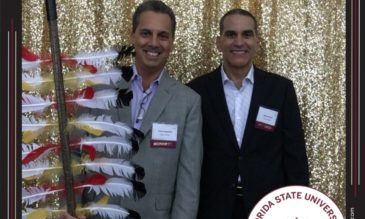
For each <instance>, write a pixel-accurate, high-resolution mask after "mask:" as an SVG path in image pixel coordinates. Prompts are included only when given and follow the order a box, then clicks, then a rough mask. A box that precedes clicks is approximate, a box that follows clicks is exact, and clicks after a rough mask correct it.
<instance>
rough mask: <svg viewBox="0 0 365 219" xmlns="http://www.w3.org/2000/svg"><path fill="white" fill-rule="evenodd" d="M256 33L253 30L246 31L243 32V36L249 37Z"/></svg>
mask: <svg viewBox="0 0 365 219" xmlns="http://www.w3.org/2000/svg"><path fill="white" fill-rule="evenodd" d="M254 35H255V34H254V32H253V31H245V32H243V36H244V37H246V38H248V37H253V36H254Z"/></svg>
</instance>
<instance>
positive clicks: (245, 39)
mask: <svg viewBox="0 0 365 219" xmlns="http://www.w3.org/2000/svg"><path fill="white" fill-rule="evenodd" d="M216 45H217V48H218V50H219V51H220V52H222V55H223V61H224V67H225V68H226V69H227V70H228V71H229V70H233V69H236V70H238V69H240V70H244V69H246V70H248V68H249V67H250V66H251V64H252V60H253V58H254V56H255V54H256V50H257V48H258V38H257V35H256V31H255V23H254V20H253V19H252V18H251V17H249V16H243V15H237V14H234V15H229V16H227V17H226V18H225V19H224V21H223V31H222V33H221V35H220V36H219V37H217V40H216Z"/></svg>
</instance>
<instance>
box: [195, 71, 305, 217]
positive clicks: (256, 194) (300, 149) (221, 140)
mask: <svg viewBox="0 0 365 219" xmlns="http://www.w3.org/2000/svg"><path fill="white" fill-rule="evenodd" d="M188 86H190V87H191V88H193V89H194V90H195V91H196V92H198V93H199V94H200V95H201V97H202V114H203V144H204V156H203V166H202V176H201V195H200V206H199V213H198V214H199V216H198V218H200V219H208V218H209V219H210V218H215V219H227V218H231V215H232V211H233V207H234V200H235V192H236V190H235V187H236V183H237V178H238V175H240V176H241V177H242V184H243V189H244V202H245V214H246V215H248V214H249V212H250V211H251V210H252V208H253V207H254V206H255V204H256V203H257V202H258V201H259V200H260V199H261V198H262V197H263V196H265V195H266V194H267V193H269V192H270V191H273V190H275V189H277V188H280V187H283V186H286V185H308V183H309V174H308V162H307V156H306V149H305V141H304V133H303V129H302V122H301V117H300V112H299V107H298V102H297V97H296V93H295V90H294V86H293V83H292V81H290V80H289V79H286V78H284V77H282V76H279V75H276V74H273V73H269V72H265V71H263V70H260V69H258V68H256V67H255V69H254V87H253V93H252V100H251V104H250V109H249V114H248V118H247V123H246V128H245V133H244V136H243V141H242V145H241V147H239V146H238V143H237V141H236V137H235V132H234V129H233V125H232V122H231V119H230V115H229V112H228V107H227V103H226V100H225V95H224V90H223V84H222V77H221V73H220V67H218V68H217V69H216V70H214V71H213V72H211V73H208V74H205V75H203V76H200V77H198V78H196V79H194V80H193V81H191V82H190V83H189V84H188ZM260 106H261V107H265V108H268V109H271V110H275V111H277V112H278V116H277V121H276V125H275V129H274V131H265V130H262V129H258V128H255V123H256V117H257V114H258V110H259V107H260Z"/></svg>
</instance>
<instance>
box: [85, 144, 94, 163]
mask: <svg viewBox="0 0 365 219" xmlns="http://www.w3.org/2000/svg"><path fill="white" fill-rule="evenodd" d="M82 150H83V151H85V152H87V153H88V154H89V156H90V160H95V157H96V150H95V148H94V146H92V145H86V144H84V145H82Z"/></svg>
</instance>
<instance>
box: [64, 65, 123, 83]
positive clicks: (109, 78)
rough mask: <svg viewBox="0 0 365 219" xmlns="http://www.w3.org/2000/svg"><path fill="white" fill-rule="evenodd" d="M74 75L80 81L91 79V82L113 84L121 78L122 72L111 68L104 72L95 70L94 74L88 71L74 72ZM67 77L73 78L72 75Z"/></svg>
mask: <svg viewBox="0 0 365 219" xmlns="http://www.w3.org/2000/svg"><path fill="white" fill-rule="evenodd" d="M76 77H77V79H78V80H80V83H84V82H86V81H91V82H92V83H93V84H105V85H114V84H116V83H117V82H118V81H119V80H120V79H121V78H122V74H121V71H120V70H119V69H111V70H110V71H106V72H96V74H90V73H89V72H78V73H76ZM67 79H74V77H72V78H71V77H70V78H67ZM67 79H66V80H67Z"/></svg>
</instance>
